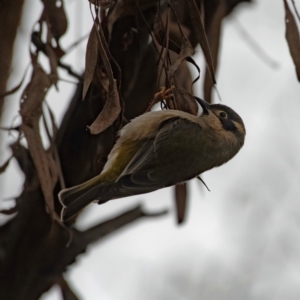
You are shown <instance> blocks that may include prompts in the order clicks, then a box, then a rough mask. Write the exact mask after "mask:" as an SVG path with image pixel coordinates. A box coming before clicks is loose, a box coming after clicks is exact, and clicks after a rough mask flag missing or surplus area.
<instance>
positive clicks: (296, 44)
mask: <svg viewBox="0 0 300 300" xmlns="http://www.w3.org/2000/svg"><path fill="white" fill-rule="evenodd" d="M284 7H285V26H286V31H285V37H286V40H287V42H288V46H289V49H290V53H291V57H292V59H293V62H294V65H295V68H296V74H297V78H298V81H300V36H299V31H298V27H297V23H296V21H295V18H294V15H293V14H292V12H291V10H290V8H289V5H288V3H287V1H286V0H284Z"/></svg>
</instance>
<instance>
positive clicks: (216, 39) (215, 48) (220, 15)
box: [203, 1, 227, 103]
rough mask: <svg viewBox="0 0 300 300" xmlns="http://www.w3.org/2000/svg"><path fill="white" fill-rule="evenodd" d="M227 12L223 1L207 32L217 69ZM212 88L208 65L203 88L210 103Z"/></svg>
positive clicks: (205, 97)
mask: <svg viewBox="0 0 300 300" xmlns="http://www.w3.org/2000/svg"><path fill="white" fill-rule="evenodd" d="M226 13H227V5H226V3H225V2H224V1H221V2H220V4H219V5H218V7H217V9H216V12H215V13H214V16H213V20H212V21H211V26H210V27H209V29H208V32H207V38H208V41H209V45H210V50H211V54H212V58H213V63H214V68H215V70H216V69H217V67H218V53H219V44H220V34H221V25H222V21H223V19H224V17H225V16H226ZM212 88H213V82H212V80H211V76H210V74H209V72H208V67H207V66H206V72H205V78H204V87H203V90H204V99H205V100H206V101H207V102H208V103H211V91H212Z"/></svg>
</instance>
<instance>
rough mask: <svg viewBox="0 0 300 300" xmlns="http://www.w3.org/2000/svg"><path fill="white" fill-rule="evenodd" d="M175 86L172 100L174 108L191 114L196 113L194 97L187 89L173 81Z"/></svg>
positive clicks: (196, 107)
mask: <svg viewBox="0 0 300 300" xmlns="http://www.w3.org/2000/svg"><path fill="white" fill-rule="evenodd" d="M175 84H176V86H177V87H176V88H175V89H174V91H173V94H174V98H175V99H174V102H175V103H176V109H179V110H182V111H185V112H187V113H190V114H192V115H195V116H196V115H197V113H198V105H197V103H196V101H195V98H194V97H193V95H192V94H191V93H189V92H188V91H187V90H185V89H182V88H180V87H178V83H177V82H176V81H175Z"/></svg>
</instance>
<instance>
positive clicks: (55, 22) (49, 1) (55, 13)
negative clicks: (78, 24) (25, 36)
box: [42, 0, 68, 40]
mask: <svg viewBox="0 0 300 300" xmlns="http://www.w3.org/2000/svg"><path fill="white" fill-rule="evenodd" d="M42 2H43V3H44V7H45V8H44V13H43V14H44V15H45V16H46V17H47V20H48V21H49V23H50V26H51V31H52V34H53V37H54V38H55V39H56V40H59V39H60V37H61V36H63V35H64V34H65V33H66V31H67V29H68V20H67V16H66V12H65V9H64V2H63V0H42Z"/></svg>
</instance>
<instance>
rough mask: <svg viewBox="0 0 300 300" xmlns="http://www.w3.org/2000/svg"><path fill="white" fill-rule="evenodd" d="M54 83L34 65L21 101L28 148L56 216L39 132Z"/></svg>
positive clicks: (50, 178)
mask: <svg viewBox="0 0 300 300" xmlns="http://www.w3.org/2000/svg"><path fill="white" fill-rule="evenodd" d="M51 85H52V83H51V80H50V79H49V77H48V75H47V74H46V73H45V71H44V70H43V69H42V68H41V67H40V66H39V65H34V69H33V74H32V77H31V81H30V83H29V84H28V85H27V87H26V89H25V91H24V93H23V95H22V101H21V109H20V114H21V117H22V125H21V130H22V131H23V132H24V135H25V138H26V140H27V143H28V149H29V152H30V155H31V157H32V160H33V162H34V165H35V168H36V170H37V174H38V178H39V181H40V184H41V188H42V191H43V194H44V197H45V201H46V206H47V209H48V211H49V214H50V215H51V216H52V217H53V218H55V219H57V218H56V214H55V211H54V199H53V188H54V186H53V182H54V180H53V177H52V175H53V174H51V172H50V169H51V168H50V166H49V161H48V157H47V153H46V152H45V150H44V147H43V143H42V139H41V136H40V132H39V120H40V117H41V114H42V103H43V101H44V98H45V96H46V94H47V92H48V90H49V88H50V87H51Z"/></svg>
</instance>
